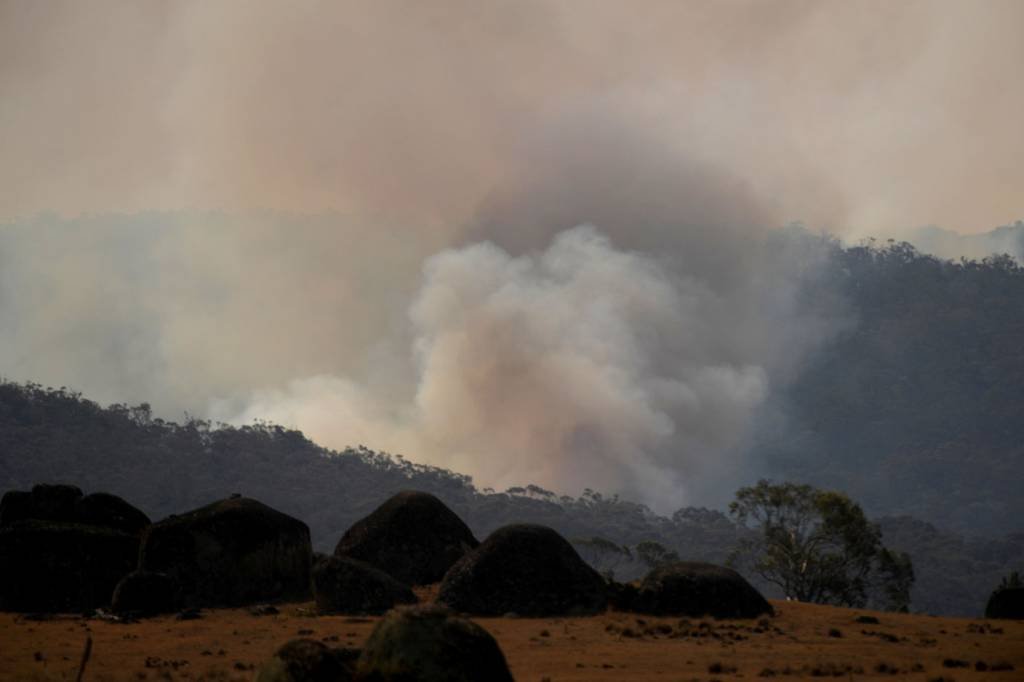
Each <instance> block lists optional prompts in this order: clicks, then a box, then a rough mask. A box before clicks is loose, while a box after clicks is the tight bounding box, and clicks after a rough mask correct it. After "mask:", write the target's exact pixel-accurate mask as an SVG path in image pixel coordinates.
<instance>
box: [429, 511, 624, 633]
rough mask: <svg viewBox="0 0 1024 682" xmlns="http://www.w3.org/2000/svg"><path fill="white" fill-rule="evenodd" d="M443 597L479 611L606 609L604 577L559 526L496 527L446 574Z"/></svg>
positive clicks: (567, 612)
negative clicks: (561, 531)
mask: <svg viewBox="0 0 1024 682" xmlns="http://www.w3.org/2000/svg"><path fill="white" fill-rule="evenodd" d="M438 601H440V602H442V603H444V604H447V605H448V606H450V607H451V608H453V609H455V610H456V611H460V612H463V613H471V614H475V615H486V616H500V615H503V614H506V613H510V612H511V613H515V614H517V615H520V616H532V617H542V616H566V615H588V614H593V613H598V612H601V611H604V609H605V608H606V607H607V604H608V599H607V593H606V585H605V581H604V579H603V578H602V577H601V576H600V575H599V574H598V573H597V572H596V571H595V570H594V569H592V568H591V567H590V566H588V565H587V564H586V562H584V561H583V559H581V558H580V556H579V554H577V553H576V550H575V549H573V547H572V545H571V544H569V542H568V541H567V540H566V539H565V538H563V537H562V536H561V535H559V534H558V533H556V532H555V531H554V530H552V529H550V528H548V527H546V526H539V525H533V524H515V525H511V526H505V527H504V528H499V529H498V530H496V531H494V532H493V533H492V534H491V535H490V537H488V538H487V540H485V541H484V542H483V544H481V545H480V546H479V547H477V548H476V549H475V550H473V551H472V552H470V553H469V554H467V555H466V556H464V557H463V558H462V559H460V560H459V561H458V562H457V563H456V564H455V565H454V566H452V567H451V569H450V570H449V571H448V573H447V575H445V577H444V582H442V583H441V590H440V593H439V595H438Z"/></svg>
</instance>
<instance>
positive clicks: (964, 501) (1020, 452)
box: [757, 243, 1024, 533]
mask: <svg viewBox="0 0 1024 682" xmlns="http://www.w3.org/2000/svg"><path fill="white" fill-rule="evenodd" d="M825 286H827V287H829V288H832V289H834V290H835V291H837V292H838V293H839V294H840V296H841V298H842V299H844V300H845V301H846V305H848V306H849V308H850V313H851V316H852V324H851V325H849V327H848V328H847V329H846V331H845V332H844V333H842V334H841V335H840V336H839V338H837V339H836V340H834V341H833V342H832V343H830V344H829V345H828V346H827V347H826V348H825V349H824V350H823V351H822V352H821V353H820V354H819V355H817V356H816V357H815V358H814V359H813V361H812V362H811V364H810V366H809V367H807V368H806V369H805V370H804V371H803V372H802V374H801V375H800V377H799V379H798V380H797V382H796V384H795V385H793V386H792V387H791V388H790V389H789V390H788V391H787V393H786V395H785V396H784V399H785V401H786V413H787V415H788V417H789V422H788V424H787V427H786V428H785V429H783V430H782V431H781V433H782V436H781V437H779V438H778V439H777V440H774V441H767V442H762V443H761V444H760V446H759V452H758V453H757V456H758V459H760V460H762V461H764V462H766V465H767V469H768V470H769V471H771V472H773V474H774V475H776V476H778V477H780V478H791V479H794V480H805V481H807V482H810V483H814V484H818V485H822V486H828V487H836V488H839V489H841V490H844V491H845V492H847V493H848V494H849V495H850V496H851V497H853V498H854V499H857V500H859V501H860V502H861V503H862V504H863V505H864V506H865V509H867V510H868V511H869V512H871V513H874V514H878V515H893V516H896V515H911V516H915V517H917V518H921V519H925V520H928V521H930V522H932V523H935V524H937V525H939V526H941V527H946V528H950V529H955V530H960V531H964V532H968V533H1006V532H1012V531H1018V530H1022V529H1024V521H1022V518H1024V496H1022V495H1021V494H1020V491H1021V490H1024V351H1022V349H1024V269H1022V268H1021V267H1020V266H1019V265H1018V264H1017V262H1016V261H1014V260H1013V259H1012V258H1011V257H1009V256H993V257H991V258H987V259H984V260H982V261H960V262H952V261H943V260H940V259H937V258H934V257H932V256H928V255H923V254H921V253H918V252H917V251H916V250H914V248H913V247H911V246H910V245H909V244H905V243H890V244H888V245H887V246H885V247H884V248H878V247H876V246H874V245H866V246H860V247H854V248H848V249H840V248H836V249H835V250H834V251H833V253H832V255H831V262H830V265H829V267H828V268H827V269H826V282H825Z"/></svg>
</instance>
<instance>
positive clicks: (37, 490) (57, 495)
mask: <svg viewBox="0 0 1024 682" xmlns="http://www.w3.org/2000/svg"><path fill="white" fill-rule="evenodd" d="M80 499H82V489H81V488H79V487H78V486H74V485H65V484H62V483H56V484H48V483H41V484H39V485H36V486H33V487H32V518H33V519H39V520H43V521H59V522H66V523H73V522H74V521H76V519H75V504H76V503H77V502H78V501H79V500H80Z"/></svg>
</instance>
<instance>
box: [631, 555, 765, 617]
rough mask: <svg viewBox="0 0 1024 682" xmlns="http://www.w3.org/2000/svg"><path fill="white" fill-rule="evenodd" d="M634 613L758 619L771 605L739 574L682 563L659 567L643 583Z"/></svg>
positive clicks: (712, 565) (713, 565)
mask: <svg viewBox="0 0 1024 682" xmlns="http://www.w3.org/2000/svg"><path fill="white" fill-rule="evenodd" d="M631 610H634V611H637V612H639V613H647V614H651V615H658V616H693V617H700V616H711V617H714V618H756V617H757V616H760V615H762V614H771V613H773V610H772V607H771V604H769V603H768V602H767V600H765V598H764V597H763V596H761V593H760V592H758V591H757V590H756V589H754V587H753V586H752V585H751V584H750V583H748V582H747V581H746V580H745V579H744V578H743V576H741V575H740V574H739V573H737V572H736V571H734V570H732V569H730V568H726V567H724V566H716V565H715V564H706V563H701V562H690V561H680V562H676V563H671V564H666V565H664V566H659V567H658V568H656V569H654V570H653V571H651V572H650V573H648V574H647V577H646V578H644V579H643V582H642V583H641V584H640V589H639V592H638V594H637V595H636V597H635V598H634V599H633V608H632V609H631Z"/></svg>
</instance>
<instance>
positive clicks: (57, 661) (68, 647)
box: [0, 591, 1024, 682]
mask: <svg viewBox="0 0 1024 682" xmlns="http://www.w3.org/2000/svg"><path fill="white" fill-rule="evenodd" d="M425 596H426V597H429V591H427V592H423V593H421V598H422V597H425ZM773 605H774V606H775V608H776V610H777V615H776V617H775V618H769V619H762V620H760V621H758V620H735V621H726V620H721V621H716V620H711V619H707V620H701V619H688V620H681V619H679V618H651V617H644V616H637V615H635V614H627V613H619V612H608V613H606V614H604V615H600V616H594V617H590V618H547V619H526V618H523V619H519V618H479V619H475V620H476V622H478V623H479V624H480V625H482V626H483V627H484V628H486V629H487V630H488V631H489V632H491V634H493V635H494V636H495V638H496V639H497V640H498V642H499V643H500V644H501V648H502V650H503V651H504V652H505V656H506V658H507V659H508V662H509V665H510V666H511V668H512V673H513V674H514V675H515V678H516V679H517V680H521V681H523V680H532V681H536V682H539V681H541V680H550V681H551V682H561V681H568V680H659V681H669V680H671V681H672V682H679V681H697V680H701V681H709V680H720V681H722V682H726V681H728V680H737V679H743V678H746V679H751V678H753V679H757V680H760V679H778V680H789V679H800V678H812V677H814V678H838V679H847V680H848V679H855V680H860V679H890V678H892V677H894V676H900V677H904V678H907V679H913V680H922V681H927V680H940V679H941V680H945V681H949V680H956V682H965V681H967V680H991V681H992V682H1002V681H1004V680H1005V681H1006V682H1010V681H1011V680H1012V681H1014V682H1016V681H1018V680H1024V621H986V620H982V619H967V618H934V617H930V616H920V615H899V614H890V613H878V612H869V611H860V610H848V609H839V608H832V607H826V606H815V605H810V604H797V603H788V602H773ZM278 608H279V610H280V613H279V614H278V615H269V616H254V615H252V614H251V613H250V612H249V611H248V609H225V610H216V611H204V612H203V617H202V618H200V619H197V620H176V619H175V617H174V616H166V617H160V618H154V619H149V620H144V621H141V622H138V623H132V624H122V623H114V622H107V621H103V620H99V619H84V618H81V617H77V616H58V617H55V618H53V619H49V620H32V619H30V618H26V617H25V616H20V615H17V614H10V613H4V614H0V680H19V681H20V680H74V679H75V676H76V674H77V671H78V667H79V662H80V660H81V657H82V652H83V649H84V646H85V642H86V639H87V637H91V638H92V641H93V645H92V654H91V658H90V660H89V662H88V666H87V668H86V673H85V677H84V679H85V680H89V681H91V682H99V681H101V680H136V681H139V680H210V681H213V680H218V681H225V682H226V681H229V680H230V681H234V680H247V681H248V680H252V679H253V678H254V676H255V671H256V670H258V668H259V666H260V665H261V663H262V662H263V661H265V660H266V659H267V658H268V657H269V656H270V655H271V654H272V653H273V652H274V650H275V649H276V648H277V647H278V646H280V645H281V644H283V643H284V642H286V641H288V640H290V639H293V638H296V637H310V638H314V639H318V640H322V641H324V642H327V643H328V644H331V645H334V646H349V647H359V646H361V645H362V643H363V641H364V640H365V639H366V637H367V635H368V634H369V633H370V630H371V629H372V628H373V626H374V624H375V623H376V621H377V619H376V618H351V617H343V616H315V615H312V614H313V605H312V604H311V603H307V604H284V605H278ZM863 616H868V617H874V618H877V620H878V622H877V623H870V622H858V618H859V617H863Z"/></svg>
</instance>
